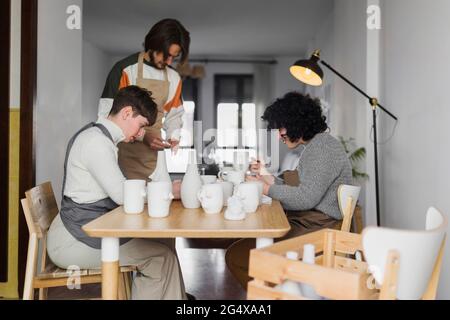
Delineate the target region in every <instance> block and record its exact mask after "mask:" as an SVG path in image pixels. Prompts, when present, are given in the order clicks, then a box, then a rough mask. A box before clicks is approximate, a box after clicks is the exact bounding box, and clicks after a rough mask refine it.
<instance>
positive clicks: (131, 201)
mask: <svg viewBox="0 0 450 320" xmlns="http://www.w3.org/2000/svg"><path fill="white" fill-rule="evenodd" d="M145 183H146V181H145V180H125V182H124V183H123V207H124V211H125V213H130V214H137V213H141V212H142V211H144V202H145V198H146V196H147V192H146V190H145Z"/></svg>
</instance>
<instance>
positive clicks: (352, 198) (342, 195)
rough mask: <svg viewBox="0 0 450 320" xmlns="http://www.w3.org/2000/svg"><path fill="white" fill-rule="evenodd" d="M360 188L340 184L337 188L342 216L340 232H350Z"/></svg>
mask: <svg viewBox="0 0 450 320" xmlns="http://www.w3.org/2000/svg"><path fill="white" fill-rule="evenodd" d="M360 191H361V187H357V186H350V185H345V184H341V185H340V186H339V187H338V191H337V194H338V203H339V209H340V210H341V214H342V225H341V231H345V232H350V227H351V225H352V218H353V214H354V212H355V208H356V203H357V202H358V197H359V192H360Z"/></svg>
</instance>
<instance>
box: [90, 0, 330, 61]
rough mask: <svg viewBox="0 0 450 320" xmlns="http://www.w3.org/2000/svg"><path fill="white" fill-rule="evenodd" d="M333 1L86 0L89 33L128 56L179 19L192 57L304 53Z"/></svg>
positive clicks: (105, 46) (95, 40)
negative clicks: (158, 28)
mask: <svg viewBox="0 0 450 320" xmlns="http://www.w3.org/2000/svg"><path fill="white" fill-rule="evenodd" d="M332 10H333V0H276V1H267V0H125V1H124V0H84V4H83V11H84V14H83V16H84V26H83V30H84V37H85V39H86V40H88V41H89V42H91V43H94V44H96V45H97V46H99V47H100V48H102V49H103V50H105V51H107V52H109V53H111V54H114V55H116V54H117V55H122V54H128V53H130V52H135V51H138V50H140V49H141V48H142V47H141V45H142V43H143V40H144V37H145V35H146V34H147V32H148V31H149V29H150V27H151V26H152V25H153V24H154V23H156V22H157V21H159V20H161V19H163V18H175V19H178V20H179V21H180V22H181V23H182V24H183V25H184V26H185V27H186V29H188V30H189V32H190V33H191V55H192V56H202V57H208V56H210V57H211V56H212V57H213V56H229V55H234V56H240V57H241V56H242V57H245V56H253V57H257V56H261V57H263V56H264V57H269V56H279V55H302V54H303V53H304V51H305V50H306V46H307V43H308V41H309V40H311V39H312V38H313V37H314V35H315V34H316V31H317V30H318V29H319V28H320V25H321V23H322V22H323V21H324V19H327V18H329V17H330V14H331V12H332Z"/></svg>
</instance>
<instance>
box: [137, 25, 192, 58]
mask: <svg viewBox="0 0 450 320" xmlns="http://www.w3.org/2000/svg"><path fill="white" fill-rule="evenodd" d="M190 43H191V37H190V35H189V32H188V31H187V30H186V29H185V28H184V27H183V25H182V24H181V23H180V22H179V21H178V20H175V19H163V20H161V21H159V22H157V23H156V24H155V25H154V26H153V27H152V28H151V29H150V31H149V32H148V34H147V35H146V36H145V42H144V48H145V51H146V52H147V51H156V52H162V53H163V55H164V59H167V58H168V57H169V48H170V46H171V45H173V44H177V45H179V46H180V48H181V57H180V62H181V63H184V62H185V61H186V60H187V57H188V55H189V46H190Z"/></svg>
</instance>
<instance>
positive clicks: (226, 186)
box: [219, 181, 234, 206]
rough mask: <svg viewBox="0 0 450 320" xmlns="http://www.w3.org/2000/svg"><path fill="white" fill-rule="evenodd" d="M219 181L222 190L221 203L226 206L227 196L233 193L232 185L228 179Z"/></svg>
mask: <svg viewBox="0 0 450 320" xmlns="http://www.w3.org/2000/svg"><path fill="white" fill-rule="evenodd" d="M219 183H220V185H221V186H222V191H223V205H224V206H226V205H227V204H228V198H229V197H231V196H232V195H233V188H234V185H233V183H231V182H230V181H220V182H219Z"/></svg>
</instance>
